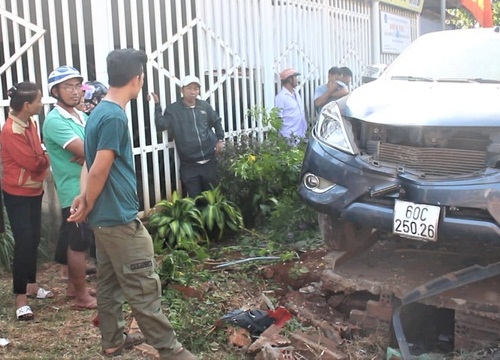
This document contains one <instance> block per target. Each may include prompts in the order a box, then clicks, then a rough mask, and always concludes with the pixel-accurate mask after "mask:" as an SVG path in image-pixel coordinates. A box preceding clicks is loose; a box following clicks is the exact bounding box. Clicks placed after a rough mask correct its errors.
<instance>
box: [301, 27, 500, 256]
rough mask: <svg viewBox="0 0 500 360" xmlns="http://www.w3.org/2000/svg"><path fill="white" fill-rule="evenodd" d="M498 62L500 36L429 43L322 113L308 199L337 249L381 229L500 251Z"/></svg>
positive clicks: (469, 33) (461, 35) (458, 36)
mask: <svg viewBox="0 0 500 360" xmlns="http://www.w3.org/2000/svg"><path fill="white" fill-rule="evenodd" d="M499 59H500V29H499V28H498V27H496V28H487V29H469V30H450V31H441V32H435V33H430V34H426V35H423V36H421V37H419V38H418V39H417V40H415V41H414V42H413V43H412V44H411V45H410V46H409V47H408V48H407V49H406V50H405V51H404V52H403V53H402V54H401V55H400V56H399V57H398V58H397V59H396V60H395V61H394V62H393V63H392V64H391V65H390V66H389V67H388V68H387V69H386V70H385V72H384V73H383V74H382V75H381V76H380V78H378V79H376V80H375V81H372V82H370V83H367V84H365V85H362V86H360V87H359V88H357V89H355V90H354V91H353V92H352V93H351V94H350V95H348V96H346V97H344V98H342V99H340V100H338V101H336V102H331V103H329V104H327V105H326V106H324V107H323V110H322V112H321V114H320V116H319V119H318V121H317V123H316V125H315V127H314V129H313V132H312V134H311V136H310V139H309V143H308V148H307V151H306V155H305V158H304V161H303V165H302V174H301V184H300V188H299V192H300V195H301V197H302V198H303V199H304V201H305V202H306V203H308V204H309V205H311V206H312V207H313V208H314V209H316V210H317V211H318V212H320V216H319V223H320V228H321V231H322V235H323V239H324V241H325V243H326V244H327V245H328V246H329V247H330V248H331V249H334V250H343V251H356V249H362V248H363V247H366V246H367V245H368V244H369V242H370V241H372V240H373V237H374V236H375V234H376V231H375V230H379V231H384V232H389V233H393V234H395V235H397V236H402V237H407V238H412V239H416V240H422V241H439V239H440V238H453V237H467V238H470V239H471V240H478V239H494V240H497V241H498V240H500V225H499V224H500V60H499Z"/></svg>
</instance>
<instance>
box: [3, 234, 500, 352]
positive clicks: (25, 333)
mask: <svg viewBox="0 0 500 360" xmlns="http://www.w3.org/2000/svg"><path fill="white" fill-rule="evenodd" d="M408 244H409V247H405V248H403V249H402V248H400V247H398V248H397V251H396V253H395V254H396V255H397V256H398V259H399V260H398V261H396V255H391V253H390V251H389V245H390V243H388V242H379V243H377V245H376V246H374V247H373V248H372V249H370V250H369V251H367V252H366V253H365V254H363V255H361V256H359V258H357V259H356V260H352V261H351V260H350V261H349V262H348V263H346V264H345V265H343V266H342V267H340V268H339V270H338V271H337V272H336V273H337V275H335V276H334V277H333V278H332V276H333V275H332V272H331V262H330V261H331V259H330V258H331V255H332V253H329V252H328V251H327V250H326V248H322V247H320V248H317V249H315V250H308V251H302V252H299V255H300V259H296V260H293V261H288V262H275V263H255V264H254V265H252V266H251V269H250V270H249V268H248V267H247V268H243V267H242V268H238V267H236V268H232V269H231V268H228V269H225V270H221V273H220V274H219V275H222V278H223V279H225V280H223V281H218V283H217V284H216V286H215V290H214V289H212V290H205V291H207V293H206V294H205V295H206V296H205V295H204V294H202V295H201V296H200V289H192V288H189V287H187V288H186V287H183V286H179V284H169V285H168V286H170V287H175V286H177V288H178V290H179V289H180V293H181V295H182V296H183V298H184V299H185V300H183V299H177V300H178V301H181V302H182V301H185V302H186V303H187V302H188V301H190V300H193V298H197V297H199V298H200V299H201V298H204V299H203V300H199V299H194V302H192V303H190V304H194V306H196V308H197V309H196V310H197V311H200V310H201V311H211V310H210V309H215V310H214V311H215V312H219V314H217V316H223V315H225V314H226V313H225V311H226V310H228V309H239V308H244V307H248V306H250V307H252V306H254V307H257V306H259V304H260V305H261V304H262V295H263V294H265V293H272V296H271V295H270V297H271V298H272V299H273V302H274V304H273V305H275V306H282V307H285V308H286V309H288V310H289V311H290V312H291V313H292V315H293V319H292V320H291V321H290V322H289V323H288V324H287V326H285V328H284V330H283V331H281V332H280V335H281V336H282V337H279V338H278V340H276V343H275V344H273V345H275V346H277V347H286V346H292V347H293V348H294V357H293V359H294V360H297V359H300V360H304V359H305V360H314V359H331V358H334V359H349V360H368V359H373V360H375V359H377V360H378V359H385V358H386V352H387V351H388V348H390V347H391V343H390V341H391V337H390V335H389V334H390V333H389V331H387V329H386V328H384V327H383V326H381V327H380V329H379V328H378V327H379V325H377V324H375V325H376V326H375V330H376V331H375V332H373V331H370V332H367V331H366V330H367V329H366V328H365V329H363V328H362V327H361V326H360V325H359V324H358V323H355V322H354V321H353V320H352V317H350V314H352V311H353V310H354V312H356V311H358V318H364V316H365V315H363V314H364V312H363V311H364V310H365V308H366V307H367V303H368V302H370V301H372V300H375V301H376V300H377V297H376V296H374V295H373V294H370V293H368V292H366V291H364V292H363V291H361V292H358V291H355V288H356V287H357V286H358V285H359V284H358V285H356V283H352V282H351V278H353V279H354V278H355V279H358V280H357V281H361V280H363V279H364V280H363V281H369V280H370V279H371V278H372V277H376V274H379V273H380V274H382V275H384V273H383V271H379V272H375V271H374V269H375V268H378V269H379V270H380V269H382V268H381V267H380V266H375V265H374V264H375V263H374V261H375V259H380V260H381V261H383V263H384V264H386V265H387V266H388V270H387V274H386V276H385V278H386V279H387V280H388V281H389V280H391V279H392V278H391V276H392V277H394V276H402V275H405V274H406V276H408V278H409V279H413V276H411V274H410V273H405V271H406V270H404V268H403V266H405V265H403V264H406V265H408V264H409V265H411V266H410V268H415V266H414V261H416V257H415V256H414V255H415V254H418V255H423V257H424V260H425V259H427V260H426V261H424V262H423V264H424V265H425V264H427V265H429V266H428V268H426V269H424V270H429V271H430V269H434V268H435V264H437V263H438V261H437V260H436V261H434V260H432V261H431V259H430V254H432V255H435V256H439V257H440V259H442V258H443V254H442V251H444V252H445V253H446V254H447V257H448V258H449V259H450V262H449V263H450V264H454V266H458V265H457V261H456V256H457V254H458V252H454V251H451V250H452V249H451V248H448V247H443V246H442V245H440V246H439V247H438V246H437V245H433V244H430V245H426V246H425V247H423V246H418V247H415V246H414V243H412V242H409V243H408ZM378 249H379V250H381V253H380V254H378V255H376V251H378ZM475 251H476V252H478V251H479V250H478V248H477V246H476V249H475ZM489 253H492V252H491V251H489ZM494 253H495V254H498V252H496V251H495V252H494ZM410 254H412V256H410ZM467 254H468V257H469V258H470V257H471V256H472V255H471V254H475V252H474V253H473V252H467ZM233 255H234V258H238V257H239V256H240V255H241V254H233ZM234 258H231V255H229V256H228V259H231V260H234ZM469 258H467V259H468V260H467V259H466V260H467V261H469V260H470V259H469ZM226 260H227V259H226ZM470 261H472V260H470ZM470 261H469V262H470ZM440 262H441V263H443V264H445V263H444V262H443V261H442V260H440ZM399 264H401V265H399ZM431 264H432V266H430V265H431ZM446 264H447V262H446ZM205 266H210V265H208V264H205ZM398 266H401V269H400V268H399V267H398ZM238 272H240V275H239V276H235V274H236V273H238ZM358 273H362V274H361V275H360V274H358ZM420 273H421V275H425V272H424V271H420ZM328 274H330V275H328ZM356 274H357V275H356ZM380 274H379V275H380ZM398 274H399V275H398ZM241 275H243V276H241ZM348 275H349V276H348ZM351 275H352V276H351ZM434 275H436V274H434ZM338 276H344V278H343V279H344V280H342V281H341V282H344V284H342V285H341V286H339V288H338V289H336V285H335V284H333V283H332V280H331V279H337V277H338ZM398 279H399V278H398ZM38 280H39V284H40V285H41V286H43V287H45V288H47V289H51V290H52V291H53V292H54V294H55V297H54V298H53V299H49V300H31V301H30V305H31V307H32V309H33V311H34V312H35V320H34V321H29V322H19V321H17V320H16V319H15V314H14V312H15V309H14V299H13V296H12V293H11V288H12V285H11V284H12V280H11V274H9V273H3V274H0V304H1V306H0V339H2V338H3V339H8V340H9V341H10V343H9V344H8V345H7V346H0V358H1V359H92V360H93V359H103V358H104V357H103V355H102V351H101V347H100V334H99V330H98V328H96V327H95V326H94V324H93V322H92V320H93V318H94V317H95V315H96V311H95V310H87V311H76V310H74V309H72V307H71V301H70V300H67V299H66V298H65V296H64V295H65V283H64V282H63V281H61V277H60V274H59V267H58V266H57V265H55V264H44V265H42V266H40V267H39V278H38ZM325 281H326V282H325ZM336 281H337V280H336ZM339 283H340V282H339ZM395 283H397V284H402V282H401V281H396V282H395ZM89 286H90V287H95V278H93V277H91V278H90V279H89ZM349 288H352V291H351V292H349V291H346V293H342V291H341V290H346V289H349ZM365 288H368V286H365ZM392 288H394V289H397V288H398V287H397V286H395V285H393V286H392V287H391V289H392ZM336 290H340V291H338V292H337V291H336ZM469 290H470V289H469ZM210 291H211V292H212V293H213V292H217V294H218V296H219V297H218V298H211V297H210V296H211V294H210V293H209V292H210ZM483 292H484V291H474V292H473V293H479V294H480V293H483ZM468 293H470V291H469V292H468ZM485 294H486V295H488V294H490V293H485ZM489 298H491V294H490V296H489ZM213 299H219V300H213ZM220 299H222V300H220ZM198 300H199V302H196V301H198ZM490 300H491V299H490ZM214 301H215V302H217V301H221V302H224V306H213V307H212V308H210V307H208V308H207V307H203V306H206V305H207V304H210V302H214ZM439 304H441V305H443V304H444V303H439ZM434 305H436V304H434ZM439 307H440V306H437V307H436V309H437V308H439ZM377 309H378V310H377V311H379V310H389V311H390V309H384V308H377ZM165 310H166V311H167V312H168V304H165ZM188 312H189V311H188ZM125 313H126V316H127V319H128V324H129V325H131V328H129V331H137V325H135V324H133V323H132V322H131V320H132V319H131V318H130V311H129V309H128V308H127V307H125ZM418 314H424V312H420V310H419V312H418ZM418 314H417V315H418ZM188 315H189V314H188ZM387 315H388V316H389V318H390V314H387ZM195 316H198V317H199V316H200V314H199V313H198V314H197V313H196V311H192V317H195ZM433 316H435V315H429V316H427V317H428V318H432V317H433ZM420 317H421V316H420ZM192 320H193V319H192V318H191V319H190V318H187V319H183V321H185V322H188V323H191V321H192ZM493 325H494V326H493ZM493 325H492V329H493V328H496V325H495V324H493ZM217 326H220V324H219V325H217V324H215V323H210V324H205V327H204V328H203V329H201V330H200V328H197V329H195V330H193V331H192V332H193V333H192V334H189V336H190V337H191V338H195V339H196V338H198V339H203V340H204V341H205V342H209V343H213V344H214V346H213V348H212V347H211V346H210V347H209V348H207V347H206V346H205V347H204V348H203V349H204V350H203V351H202V353H201V354H200V353H199V352H198V355H200V358H201V359H203V360H216V359H217V360H239V359H245V360H247V359H254V358H255V356H254V355H252V356H249V355H248V353H247V350H248V344H247V345H245V344H243V345H242V344H240V343H239V341H243V342H244V340H245V337H247V334H246V335H244V336H243V337H238V336H236V338H235V337H234V336H235V334H238V333H239V331H238V329H236V330H235V328H231V327H228V326H227V325H223V326H225V330H223V331H221V332H220V333H219V335H218V336H217V334H216V331H212V330H210V331H208V329H209V328H213V327H217ZM189 329H190V328H188V333H189V332H190V331H189ZM240 329H241V328H240ZM423 329H424V331H425V327H424V328H423ZM371 330H373V327H372V329H371ZM378 330H380V331H378ZM424 333H425V332H424ZM186 334H187V333H186V332H184V333H180V336H186ZM220 334H222V335H220ZM420 334H422V333H420ZM418 337H422V336H421V335H417V338H418ZM325 338H326V339H325ZM254 339H255V338H254ZM183 340H185V339H182V338H181V341H183ZM190 340H192V339H190ZM323 342H324V343H323ZM194 343H195V342H193V344H194ZM220 344H222V346H219V345H220ZM393 346H394V344H393ZM325 350H331V351H332V352H333V355H332V354H330V356H328V354H327V353H326V351H325ZM447 351H448V352H449V351H452V350H451V349H448V350H447ZM490 353H491V351H490ZM484 354H485V352H484V351H482V352H476V353H470V352H469V353H465V354H456V353H455V354H452V355H451V356H447V357H446V358H447V359H467V360H472V359H474V360H476V359H489V358H491V357H488V356H485V355H484ZM332 356H333V357H332ZM444 358H445V357H444V355H441V357H440V359H444ZM121 359H125V360H131V359H139V360H141V359H142V360H146V359H157V356H156V352H155V351H154V349H152V348H151V347H149V346H147V345H144V346H139V347H136V348H135V349H133V350H131V351H127V352H125V354H124V355H123V356H122V357H121ZM286 359H292V358H286Z"/></svg>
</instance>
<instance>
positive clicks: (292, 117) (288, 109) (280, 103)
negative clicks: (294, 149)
mask: <svg viewBox="0 0 500 360" xmlns="http://www.w3.org/2000/svg"><path fill="white" fill-rule="evenodd" d="M298 75H300V73H298V72H297V71H295V69H292V68H288V69H285V70H283V71H282V72H281V73H280V80H281V86H282V88H281V91H280V92H279V93H278V94H277V95H276V97H275V98H274V106H275V107H277V108H279V109H280V111H279V116H280V117H281V118H282V119H283V126H282V128H281V130H280V134H281V135H283V136H284V137H286V138H288V139H290V140H291V144H296V143H297V141H298V140H300V139H301V138H305V136H306V131H307V121H306V116H305V112H304V102H303V101H302V98H301V97H300V95H299V93H298V92H297V91H296V90H295V88H296V87H297V85H298V84H299V81H298V79H297V76H298Z"/></svg>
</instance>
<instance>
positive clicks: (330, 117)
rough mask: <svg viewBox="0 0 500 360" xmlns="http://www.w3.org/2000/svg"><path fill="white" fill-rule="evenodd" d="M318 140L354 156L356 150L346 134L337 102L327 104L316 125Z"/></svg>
mask: <svg viewBox="0 0 500 360" xmlns="http://www.w3.org/2000/svg"><path fill="white" fill-rule="evenodd" d="M316 136H317V137H318V140H320V141H321V142H324V143H325V144H327V145H330V146H333V147H334V148H336V149H338V150H341V151H344V152H348V153H349V154H352V155H354V150H353V146H352V144H351V142H350V141H349V136H348V135H347V132H346V124H345V121H344V119H343V118H342V115H341V114H340V110H339V107H338V105H337V103H336V102H335V101H332V102H331V103H328V104H326V105H325V106H324V107H323V109H322V110H321V113H320V115H319V120H318V123H317V124H316Z"/></svg>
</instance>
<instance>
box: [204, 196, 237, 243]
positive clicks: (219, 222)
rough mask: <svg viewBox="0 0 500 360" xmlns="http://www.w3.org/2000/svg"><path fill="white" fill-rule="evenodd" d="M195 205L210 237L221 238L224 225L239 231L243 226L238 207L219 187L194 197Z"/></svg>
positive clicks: (224, 228)
mask: <svg viewBox="0 0 500 360" xmlns="http://www.w3.org/2000/svg"><path fill="white" fill-rule="evenodd" d="M195 204H196V207H197V208H198V209H199V210H200V212H201V217H202V221H203V225H204V226H205V230H206V231H207V233H209V234H211V235H212V236H211V238H217V239H219V240H220V239H221V238H222V236H223V235H224V233H225V230H226V227H228V228H229V229H231V230H233V231H239V230H240V228H241V227H243V217H242V215H241V212H240V210H239V209H238V207H237V206H236V205H235V204H234V203H233V202H231V201H229V200H228V199H227V198H226V197H225V196H224V194H222V192H221V190H220V187H216V188H215V189H213V190H207V191H204V192H202V193H201V194H200V195H198V196H197V197H196V198H195Z"/></svg>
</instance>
